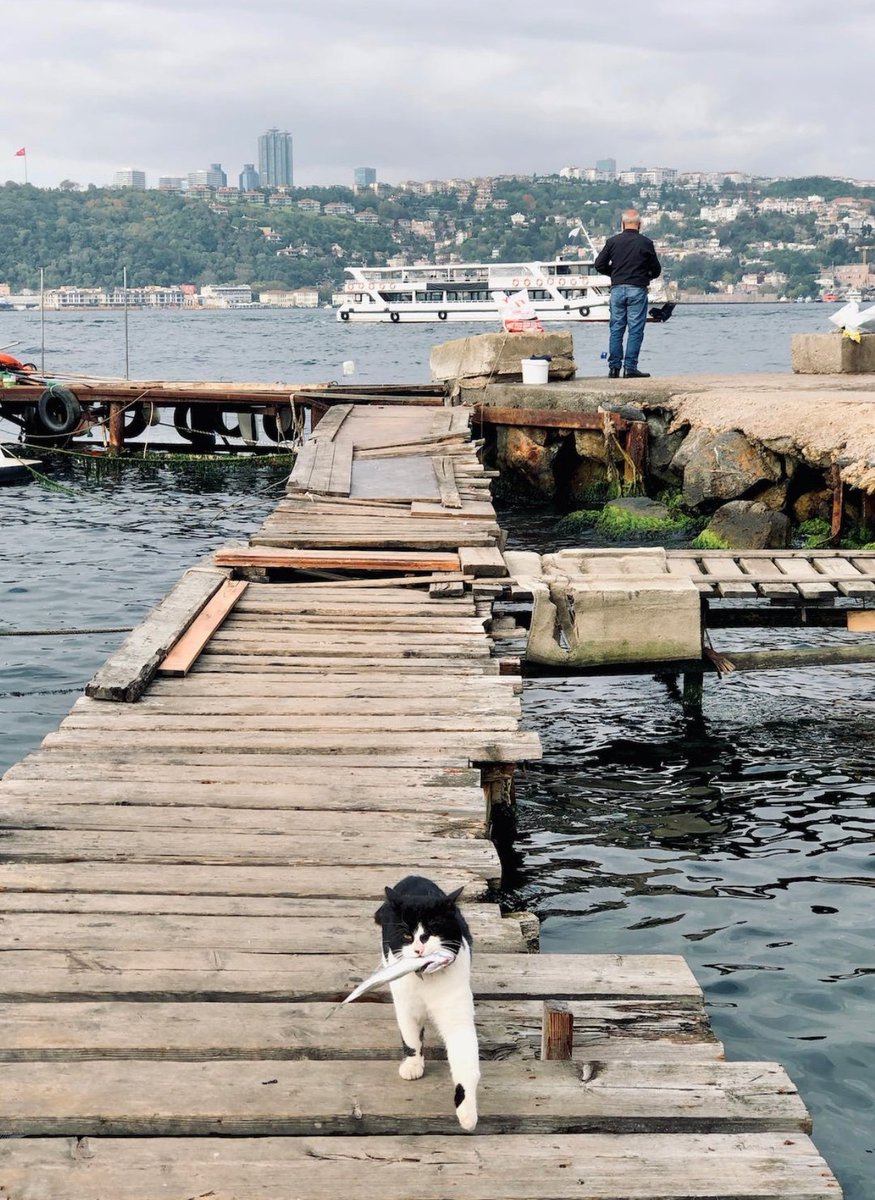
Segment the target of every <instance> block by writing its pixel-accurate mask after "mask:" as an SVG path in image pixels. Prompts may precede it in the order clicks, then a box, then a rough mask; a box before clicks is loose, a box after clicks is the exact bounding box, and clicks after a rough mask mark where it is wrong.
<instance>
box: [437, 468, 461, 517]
mask: <svg viewBox="0 0 875 1200" xmlns="http://www.w3.org/2000/svg"><path fill="white" fill-rule="evenodd" d="M432 466H433V467H434V474H435V478H436V479H437V484H438V489H439V491H440V497H441V505H442V506H443V507H444V508H450V509H459V508H461V507H462V498H461V496H460V495H459V489H458V487H457V485H456V470H455V466H454V464H453V460H452V458H451V457H450V456H449V455H446V454H441V455H436V456H435V457H434V458H433V459H432Z"/></svg>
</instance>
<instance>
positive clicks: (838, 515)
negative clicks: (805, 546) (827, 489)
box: [829, 465, 845, 545]
mask: <svg viewBox="0 0 875 1200" xmlns="http://www.w3.org/2000/svg"><path fill="white" fill-rule="evenodd" d="M830 483H831V485H832V520H831V522H830V530H829V536H830V542H831V543H832V544H833V545H838V543H839V542H840V541H841V536H842V515H843V510H844V505H845V482H844V480H843V479H842V473H841V470H840V469H839V467H838V465H836V466H834V467H833V468H832V470H831V471H830Z"/></svg>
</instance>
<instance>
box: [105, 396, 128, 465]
mask: <svg viewBox="0 0 875 1200" xmlns="http://www.w3.org/2000/svg"><path fill="white" fill-rule="evenodd" d="M124 448H125V411H124V405H122V404H119V403H118V402H117V401H115V400H113V401H111V403H110V406H109V452H110V454H121V452H122V450H124Z"/></svg>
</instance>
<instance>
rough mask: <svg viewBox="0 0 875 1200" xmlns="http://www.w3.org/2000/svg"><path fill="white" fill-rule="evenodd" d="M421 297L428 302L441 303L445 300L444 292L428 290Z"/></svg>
mask: <svg viewBox="0 0 875 1200" xmlns="http://www.w3.org/2000/svg"><path fill="white" fill-rule="evenodd" d="M421 298H422V299H423V300H425V301H426V303H428V304H441V303H442V302H443V298H444V294H443V292H426V293H425V295H424V296H422V297H421Z"/></svg>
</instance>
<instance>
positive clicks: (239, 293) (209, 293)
mask: <svg viewBox="0 0 875 1200" xmlns="http://www.w3.org/2000/svg"><path fill="white" fill-rule="evenodd" d="M200 301H201V304H202V305H203V307H204V308H243V307H246V306H248V305H250V304H251V303H252V288H251V287H250V286H249V284H248V283H205V284H204V286H203V287H202V288H201V290H200Z"/></svg>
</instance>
